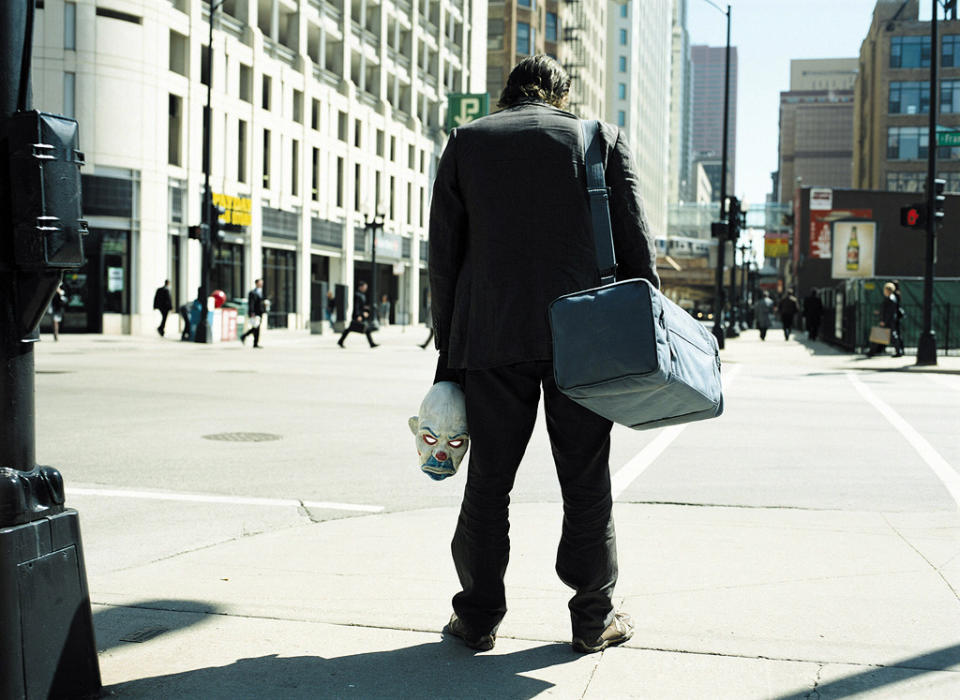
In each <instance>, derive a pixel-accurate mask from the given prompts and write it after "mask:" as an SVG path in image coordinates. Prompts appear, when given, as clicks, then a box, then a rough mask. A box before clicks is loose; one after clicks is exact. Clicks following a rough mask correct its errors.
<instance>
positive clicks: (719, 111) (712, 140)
mask: <svg viewBox="0 0 960 700" xmlns="http://www.w3.org/2000/svg"><path fill="white" fill-rule="evenodd" d="M690 59H691V63H692V64H693V106H692V112H693V121H692V124H691V132H690V133H691V145H690V151H691V158H692V161H693V162H694V163H696V162H700V163H702V164H703V167H704V169H705V170H706V171H707V174H708V175H709V176H710V183H711V185H712V187H713V198H714V201H719V200H720V189H721V187H720V185H721V182H720V180H721V178H720V169H721V167H722V166H721V165H720V164H721V160H722V155H723V102H724V85H725V77H724V75H725V67H726V47H724V46H719V47H718V46H693V47H691V49H690ZM729 97H730V101H729V109H728V110H727V115H728V122H727V124H728V126H727V138H728V140H727V180H726V184H727V188H726V192H727V195H728V196H730V195H733V194H734V193H735V192H736V177H735V176H736V163H737V158H736V155H737V47H735V46H731V47H730V96H729Z"/></svg>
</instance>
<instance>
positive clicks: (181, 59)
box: [167, 29, 190, 76]
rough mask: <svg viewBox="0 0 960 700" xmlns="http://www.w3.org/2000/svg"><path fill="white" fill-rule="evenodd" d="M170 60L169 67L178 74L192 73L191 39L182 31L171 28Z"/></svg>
mask: <svg viewBox="0 0 960 700" xmlns="http://www.w3.org/2000/svg"><path fill="white" fill-rule="evenodd" d="M169 53H170V56H169V61H168V64H167V68H169V69H170V71H171V72H173V73H176V74H178V75H183V76H187V75H189V74H190V71H189V69H188V66H189V65H190V41H189V40H188V39H187V37H185V36H184V35H183V34H181V33H180V32H175V31H173V30H172V29H171V30H170V47H169Z"/></svg>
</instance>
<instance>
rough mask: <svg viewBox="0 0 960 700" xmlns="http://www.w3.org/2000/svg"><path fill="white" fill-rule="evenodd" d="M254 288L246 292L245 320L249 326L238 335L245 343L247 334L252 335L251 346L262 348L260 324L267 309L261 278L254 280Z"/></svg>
mask: <svg viewBox="0 0 960 700" xmlns="http://www.w3.org/2000/svg"><path fill="white" fill-rule="evenodd" d="M254 285H255V286H254V288H253V289H251V290H250V293H249V294H247V322H248V324H249V327H248V328H247V330H246V331H244V333H243V335H241V336H240V342H241V343H243V344H244V345H246V344H247V336H248V335H252V336H253V347H255V348H262V347H263V346H262V345H261V344H260V324H261V322H262V320H263V314H265V313H266V311H267V300H266V299H265V298H264V295H263V280H262V279H258V280H257V281H256V282H254Z"/></svg>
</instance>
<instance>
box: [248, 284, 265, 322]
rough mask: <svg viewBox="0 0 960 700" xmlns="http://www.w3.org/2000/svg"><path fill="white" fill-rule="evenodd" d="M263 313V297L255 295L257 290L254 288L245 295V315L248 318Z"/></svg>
mask: <svg viewBox="0 0 960 700" xmlns="http://www.w3.org/2000/svg"><path fill="white" fill-rule="evenodd" d="M264 311H266V308H265V307H264V305H263V297H262V296H260V295H259V294H257V289H256V287H254V288H253V289H251V290H250V293H249V294H247V314H248V315H249V316H260V315H262V314H263V312H264Z"/></svg>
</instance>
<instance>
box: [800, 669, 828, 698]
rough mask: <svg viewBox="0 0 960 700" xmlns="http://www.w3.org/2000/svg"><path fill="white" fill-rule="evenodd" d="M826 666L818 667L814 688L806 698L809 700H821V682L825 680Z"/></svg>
mask: <svg viewBox="0 0 960 700" xmlns="http://www.w3.org/2000/svg"><path fill="white" fill-rule="evenodd" d="M823 669H824V665H823V664H820V665H819V666H817V677H816V678H814V679H813V688H812V689H811V690H810V692H809V693H807V694H806V695H805V696H804V697H805V698H809V700H820V681H821V680H822V679H823Z"/></svg>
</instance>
